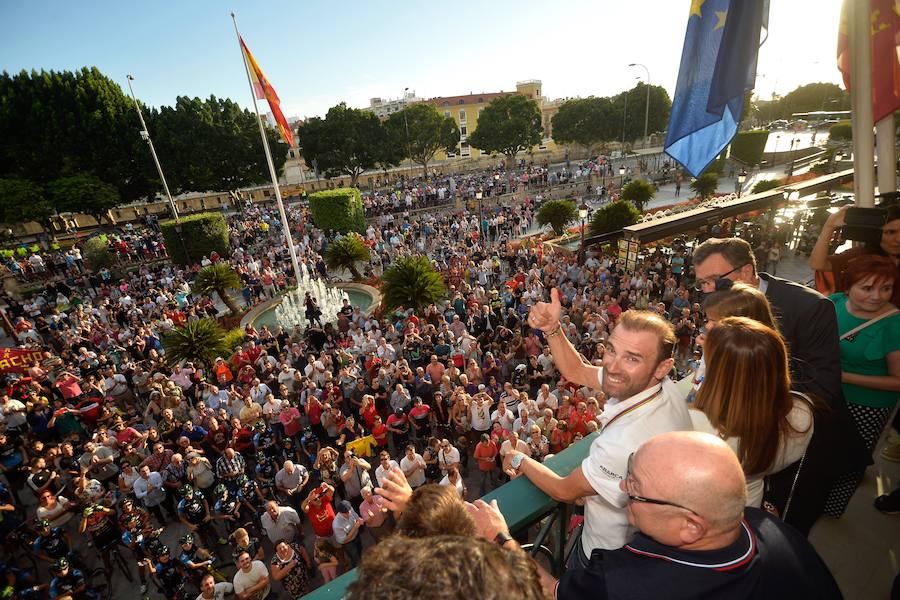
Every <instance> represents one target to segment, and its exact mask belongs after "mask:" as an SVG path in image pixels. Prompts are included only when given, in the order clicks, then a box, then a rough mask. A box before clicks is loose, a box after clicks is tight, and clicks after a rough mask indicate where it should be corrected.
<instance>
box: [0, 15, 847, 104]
mask: <svg viewBox="0 0 900 600" xmlns="http://www.w3.org/2000/svg"><path fill="white" fill-rule="evenodd" d="M771 2H772V8H771V13H770V35H769V39H768V41H767V42H766V44H765V45H764V46H763V47H762V50H761V51H760V65H759V72H760V73H761V76H760V77H759V78H758V80H757V93H758V94H759V95H761V96H763V97H766V98H768V97H769V96H770V95H771V93H772V90H773V88H774V89H775V90H776V91H777V92H779V93H786V92H788V91H790V90H792V89H793V88H794V87H796V86H797V85H800V84H802V83H809V82H812V81H832V82H835V83H837V82H839V81H840V78H839V73H838V71H837V69H836V68H835V66H834V56H835V45H836V35H837V19H838V12H839V8H840V0H771ZM689 7H690V0H627V1H625V2H623V1H621V0H592V1H591V0H556V1H552V2H551V1H549V0H480V1H474V0H458V1H457V2H454V3H449V2H448V3H436V2H428V1H423V0H420V1H418V2H413V1H407V0H395V1H393V2H371V1H370V2H356V1H340V0H332V2H322V1H318V0H293V1H287V0H255V1H254V0H232V2H231V3H226V2H221V1H214V0H155V1H152V2H150V1H146V0H144V1H134V0H124V1H123V0H119V1H108V0H102V1H101V0H77V1H76V0H0V69H2V70H6V71H10V72H17V71H19V70H21V69H28V70H30V69H38V70H39V69H47V70H50V69H55V70H62V69H76V68H80V67H82V66H86V65H87V66H97V67H98V68H99V69H100V70H101V71H102V72H104V73H105V74H106V75H108V76H109V77H111V78H112V79H114V80H115V81H117V82H119V83H120V85H122V86H123V88H124V89H126V90H127V87H126V84H125V75H126V74H128V73H131V74H133V75H134V77H135V81H134V86H135V93H136V94H137V96H138V97H139V98H140V99H141V100H143V101H144V102H146V103H147V104H150V105H153V106H159V105H162V104H167V105H170V104H173V103H174V101H175V97H176V96H179V95H186V96H200V97H203V98H205V97H208V96H209V95H210V94H214V95H216V96H220V97H228V98H231V99H233V100H235V101H237V102H239V103H240V104H242V105H244V106H248V107H249V106H251V104H250V96H249V91H248V87H247V81H246V76H245V74H244V70H243V64H242V63H241V58H240V52H239V50H238V46H237V43H236V41H235V36H234V30H233V26H232V23H231V18H230V17H229V12H230V11H231V10H234V11H235V13H236V15H237V18H238V25H239V27H240V29H241V33H242V34H243V36H244V40H245V41H246V42H247V45H248V46H249V47H250V50H251V51H252V52H253V53H254V55H255V56H256V59H257V61H258V62H259V64H260V66H261V67H262V69H263V70H264V71H265V73H266V76H267V77H268V78H269V80H270V81H271V82H272V84H273V85H274V86H275V89H276V90H277V91H278V95H279V96H280V97H281V100H282V108H283V110H284V113H285V114H286V115H287V116H301V117H302V116H313V115H317V114H324V112H325V111H327V109H328V107H329V106H332V105H333V104H336V103H337V102H340V101H346V102H347V103H348V104H350V105H351V106H366V105H368V99H369V98H370V97H373V96H380V97H389V98H394V97H399V96H401V95H402V93H403V88H405V87H409V88H410V89H412V90H415V91H416V93H417V94H418V95H419V96H421V97H433V96H441V95H454V94H465V93H468V92H475V93H478V92H482V91H485V92H487V91H497V90H500V89H503V90H512V89H514V87H515V82H516V81H519V80H524V79H540V80H542V81H543V87H544V94H545V95H546V96H548V97H550V98H563V97H570V96H588V95H591V94H594V95H609V94H613V93H617V92H619V91H621V90H622V89H625V88H627V87H630V86H631V85H633V84H634V83H635V77H637V76H641V77H643V73H644V71H643V69H634V68H631V69H630V68H628V67H627V65H628V63H631V62H638V63H644V64H646V65H647V66H648V67H649V70H650V77H651V83H653V84H659V85H663V86H665V87H666V88H667V89H668V90H669V93H670V94H671V93H672V92H673V91H674V86H675V80H676V78H677V75H678V62H679V58H680V55H681V46H682V43H683V39H684V29H685V25H686V22H687V16H688V11H689Z"/></svg>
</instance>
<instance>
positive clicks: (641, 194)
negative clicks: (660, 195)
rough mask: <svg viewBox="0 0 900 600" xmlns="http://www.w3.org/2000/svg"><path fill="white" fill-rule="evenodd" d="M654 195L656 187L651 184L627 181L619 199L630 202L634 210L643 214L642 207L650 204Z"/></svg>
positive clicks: (637, 180)
mask: <svg viewBox="0 0 900 600" xmlns="http://www.w3.org/2000/svg"><path fill="white" fill-rule="evenodd" d="M654 194H656V187H654V185H653V184H652V183H649V182H647V181H644V180H643V179H635V180H634V181H629V182H628V183H627V184H626V185H625V187H623V188H622V194H621V196H620V198H621V199H622V200H627V201H628V202H631V203H632V204H634V206H635V208H637V209H638V210H639V211H641V212H644V205H645V204H647V203H648V202H650V200H651V199H652V198H653V195H654Z"/></svg>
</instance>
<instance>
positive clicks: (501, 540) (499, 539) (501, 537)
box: [494, 531, 513, 546]
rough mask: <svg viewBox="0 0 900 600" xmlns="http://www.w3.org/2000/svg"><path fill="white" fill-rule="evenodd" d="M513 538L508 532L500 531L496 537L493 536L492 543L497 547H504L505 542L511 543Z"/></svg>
mask: <svg viewBox="0 0 900 600" xmlns="http://www.w3.org/2000/svg"><path fill="white" fill-rule="evenodd" d="M512 539H513V538H512V536H511V535H509V532H508V531H500V532H499V533H497V535H495V536H494V541H495V542H496V543H497V545H498V546H502V545H504V544H505V543H506V542H509V541H511V540H512Z"/></svg>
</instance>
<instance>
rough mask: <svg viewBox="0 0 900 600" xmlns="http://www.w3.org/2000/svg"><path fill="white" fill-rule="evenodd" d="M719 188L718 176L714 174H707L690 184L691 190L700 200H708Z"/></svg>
mask: <svg viewBox="0 0 900 600" xmlns="http://www.w3.org/2000/svg"><path fill="white" fill-rule="evenodd" d="M717 187H719V176H718V175H717V174H716V173H712V172H707V173H703V174H701V175H700V177H697V178H696V179H694V180H693V181H692V182H691V189H692V190H694V192H695V193H696V194H697V195H698V196H700V200H709V199H710V198H712V195H713V194H715V193H716V188H717Z"/></svg>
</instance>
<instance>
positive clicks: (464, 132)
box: [459, 125, 469, 138]
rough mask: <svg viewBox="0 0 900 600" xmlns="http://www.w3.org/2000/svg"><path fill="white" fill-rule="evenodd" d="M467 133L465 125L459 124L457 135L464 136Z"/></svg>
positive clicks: (467, 129)
mask: <svg viewBox="0 0 900 600" xmlns="http://www.w3.org/2000/svg"><path fill="white" fill-rule="evenodd" d="M468 134H469V128H468V127H466V126H465V125H460V126H459V136H460V137H462V138H465V137H466V136H467V135H468Z"/></svg>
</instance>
